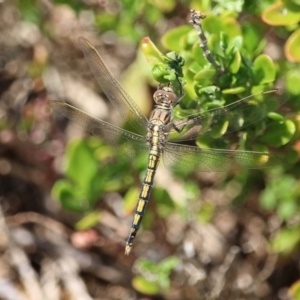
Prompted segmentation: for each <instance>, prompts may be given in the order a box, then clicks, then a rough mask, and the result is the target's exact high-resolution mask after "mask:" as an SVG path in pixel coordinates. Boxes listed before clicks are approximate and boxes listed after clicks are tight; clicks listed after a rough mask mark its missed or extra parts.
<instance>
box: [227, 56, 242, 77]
mask: <svg viewBox="0 0 300 300" xmlns="http://www.w3.org/2000/svg"><path fill="white" fill-rule="evenodd" d="M241 62H242V57H241V54H240V52H239V51H238V50H236V51H235V52H234V55H233V57H232V61H231V62H230V64H229V71H230V72H231V73H232V74H236V73H237V72H238V71H239V69H240V67H241Z"/></svg>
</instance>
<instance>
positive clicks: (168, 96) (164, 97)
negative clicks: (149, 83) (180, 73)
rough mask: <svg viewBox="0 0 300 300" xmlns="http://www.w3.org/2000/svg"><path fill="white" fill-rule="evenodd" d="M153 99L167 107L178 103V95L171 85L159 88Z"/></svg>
mask: <svg viewBox="0 0 300 300" xmlns="http://www.w3.org/2000/svg"><path fill="white" fill-rule="evenodd" d="M153 99H154V101H155V103H156V104H158V105H159V106H162V107H166V108H170V107H173V106H174V105H175V104H176V103H177V96H176V95H175V93H174V92H173V90H172V89H171V88H169V87H164V88H163V89H161V90H157V91H156V92H155V93H154V95H153Z"/></svg>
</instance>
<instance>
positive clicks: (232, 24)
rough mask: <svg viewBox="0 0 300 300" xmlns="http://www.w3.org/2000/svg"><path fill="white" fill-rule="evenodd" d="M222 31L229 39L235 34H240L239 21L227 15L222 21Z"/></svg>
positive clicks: (235, 35)
mask: <svg viewBox="0 0 300 300" xmlns="http://www.w3.org/2000/svg"><path fill="white" fill-rule="evenodd" d="M223 31H224V32H226V34H227V35H228V36H229V39H230V40H232V39H234V38H235V37H237V36H241V28H240V25H239V23H238V22H237V20H236V19H235V18H232V17H227V18H226V19H225V20H224V21H223Z"/></svg>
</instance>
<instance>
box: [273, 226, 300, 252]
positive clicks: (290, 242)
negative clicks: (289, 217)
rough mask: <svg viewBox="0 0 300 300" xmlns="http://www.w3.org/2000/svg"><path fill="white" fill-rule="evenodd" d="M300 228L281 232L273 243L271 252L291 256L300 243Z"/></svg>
mask: <svg viewBox="0 0 300 300" xmlns="http://www.w3.org/2000/svg"><path fill="white" fill-rule="evenodd" d="M299 230H300V229H299V228H290V229H282V230H280V231H279V232H278V233H277V235H276V236H275V237H274V239H273V240H272V241H271V245H270V246H271V250H272V251H273V252H275V253H281V254H283V255H289V254H291V252H293V250H294V249H295V248H296V247H297V245H298V244H299V242H300V234H299Z"/></svg>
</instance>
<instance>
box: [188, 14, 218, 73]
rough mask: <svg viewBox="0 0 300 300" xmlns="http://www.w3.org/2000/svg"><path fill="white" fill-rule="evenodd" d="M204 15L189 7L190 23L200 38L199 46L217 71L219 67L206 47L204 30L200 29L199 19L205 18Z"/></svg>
mask: <svg viewBox="0 0 300 300" xmlns="http://www.w3.org/2000/svg"><path fill="white" fill-rule="evenodd" d="M205 18H206V15H205V14H202V13H201V12H200V11H196V10H194V9H191V20H190V23H192V24H193V26H194V28H195V30H196V32H197V34H198V36H199V39H200V47H201V48H202V50H203V53H204V56H205V58H206V59H207V60H208V61H209V62H210V63H211V64H212V65H213V66H214V68H215V69H216V70H217V71H219V70H220V67H219V66H218V64H217V63H216V61H215V59H214V58H213V56H212V55H211V52H210V51H209V50H208V48H207V38H206V36H205V34H204V31H203V29H202V25H201V20H203V19H205Z"/></svg>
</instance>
